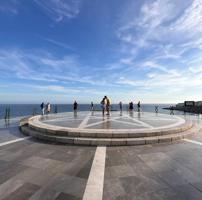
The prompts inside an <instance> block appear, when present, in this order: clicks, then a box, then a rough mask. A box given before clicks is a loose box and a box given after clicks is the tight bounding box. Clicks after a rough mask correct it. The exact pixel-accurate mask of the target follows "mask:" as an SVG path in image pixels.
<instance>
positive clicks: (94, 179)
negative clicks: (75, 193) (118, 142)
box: [83, 146, 106, 200]
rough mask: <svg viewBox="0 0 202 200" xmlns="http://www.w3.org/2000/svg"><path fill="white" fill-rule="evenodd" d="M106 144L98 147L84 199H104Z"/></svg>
mask: <svg viewBox="0 0 202 200" xmlns="http://www.w3.org/2000/svg"><path fill="white" fill-rule="evenodd" d="M105 158H106V146H99V147H97V149H96V152H95V156H94V159H93V164H92V167H91V170H90V174H89V177H88V181H87V184H86V189H85V192H84V195H83V200H102V197H103V187H104V173H105Z"/></svg>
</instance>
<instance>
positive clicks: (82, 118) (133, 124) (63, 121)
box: [41, 111, 185, 130]
mask: <svg viewBox="0 0 202 200" xmlns="http://www.w3.org/2000/svg"><path fill="white" fill-rule="evenodd" d="M41 121H42V122H43V123H45V124H49V125H54V126H60V127H67V128H78V129H95V130H97V129H107V130H110V129H116V130H117V129H133V130H135V129H138V130H141V129H144V130H151V129H163V128H168V127H169V128H171V127H176V126H179V125H181V124H183V123H184V122H185V120H184V119H182V118H181V117H178V116H174V115H166V114H160V113H158V114H156V113H149V112H144V113H143V112H126V111H123V112H119V111H117V112H111V114H110V116H108V115H103V114H102V112H87V111H86V112H68V113H58V114H51V115H48V116H44V117H43V118H42V119H41Z"/></svg>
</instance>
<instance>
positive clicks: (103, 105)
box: [100, 97, 106, 115]
mask: <svg viewBox="0 0 202 200" xmlns="http://www.w3.org/2000/svg"><path fill="white" fill-rule="evenodd" d="M100 104H101V108H102V114H103V115H104V114H105V109H106V104H105V97H104V98H103V99H102V101H101V102H100Z"/></svg>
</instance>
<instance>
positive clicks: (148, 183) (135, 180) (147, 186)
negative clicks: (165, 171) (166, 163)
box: [120, 175, 169, 196]
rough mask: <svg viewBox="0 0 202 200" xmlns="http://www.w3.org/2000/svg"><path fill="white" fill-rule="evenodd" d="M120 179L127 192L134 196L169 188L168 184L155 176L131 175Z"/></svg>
mask: <svg viewBox="0 0 202 200" xmlns="http://www.w3.org/2000/svg"><path fill="white" fill-rule="evenodd" d="M120 181H121V184H122V187H123V188H124V190H125V192H126V193H128V194H131V195H132V196H139V195H141V194H142V193H144V192H146V191H147V192H156V191H159V190H163V189H167V188H169V186H168V185H167V184H165V183H164V182H162V181H161V180H160V179H158V178H157V177H155V176H153V177H152V176H151V177H148V176H144V175H138V176H130V177H124V178H120Z"/></svg>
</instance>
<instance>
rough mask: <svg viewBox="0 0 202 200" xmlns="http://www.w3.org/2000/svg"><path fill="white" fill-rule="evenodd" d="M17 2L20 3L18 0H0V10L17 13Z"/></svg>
mask: <svg viewBox="0 0 202 200" xmlns="http://www.w3.org/2000/svg"><path fill="white" fill-rule="evenodd" d="M19 4H20V2H19V0H7V1H1V3H0V12H3V13H8V14H12V15H17V14H18V12H19V11H18V6H19Z"/></svg>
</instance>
